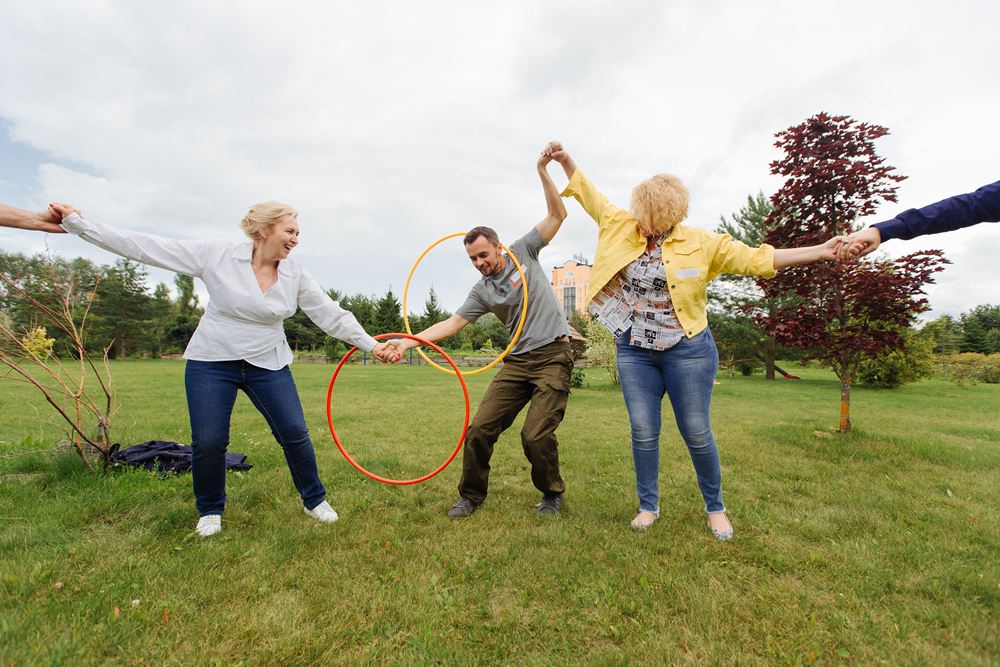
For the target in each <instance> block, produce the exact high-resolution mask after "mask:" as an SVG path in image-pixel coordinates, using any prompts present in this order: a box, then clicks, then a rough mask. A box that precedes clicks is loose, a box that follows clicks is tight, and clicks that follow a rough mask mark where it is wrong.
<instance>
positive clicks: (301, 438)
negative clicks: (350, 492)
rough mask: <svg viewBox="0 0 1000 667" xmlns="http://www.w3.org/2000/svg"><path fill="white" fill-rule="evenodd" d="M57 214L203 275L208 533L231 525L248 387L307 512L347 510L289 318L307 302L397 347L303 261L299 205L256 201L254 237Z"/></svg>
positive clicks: (364, 344)
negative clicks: (234, 422) (304, 396)
mask: <svg viewBox="0 0 1000 667" xmlns="http://www.w3.org/2000/svg"><path fill="white" fill-rule="evenodd" d="M49 210H50V212H51V213H52V215H53V217H55V218H56V219H58V220H61V221H62V226H63V228H64V229H65V230H66V231H67V232H69V233H70V234H75V235H76V236H79V237H80V238H82V239H84V240H85V241H89V242H90V243H93V244H94V245H96V246H99V247H101V248H104V249H105V250H108V251H110V252H113V253H115V254H117V255H121V256H122V257H127V258H128V259H131V260H135V261H137V262H142V263H144V264H149V265H151V266H157V267H160V268H163V269H168V270H170V271H176V272H177V273H183V274H185V275H189V276H194V277H196V278H201V279H202V281H203V282H204V283H205V287H206V288H207V289H208V294H209V302H208V305H207V306H206V307H205V314H204V315H203V316H202V318H201V321H200V322H199V323H198V328H197V329H196V330H195V332H194V335H193V336H192V337H191V341H190V343H189V344H188V346H187V349H186V350H185V351H184V358H185V359H187V367H186V369H185V375H184V385H185V389H186V391H187V401H188V412H189V414H190V418H191V448H192V461H191V472H192V480H193V483H194V495H195V505H196V506H197V509H198V514H199V517H200V518H199V520H198V525H197V527H196V531H197V533H198V534H199V535H201V536H202V537H207V536H209V535H214V534H215V533H218V532H219V531H220V530H221V527H222V522H221V521H222V512H223V509H224V508H225V503H226V469H225V454H226V447H227V446H228V444H229V422H230V416H231V414H232V410H233V404H234V403H235V401H236V392H237V390H242V391H243V392H244V393H245V394H246V395H247V396H248V397H249V398H250V401H251V402H252V403H253V405H254V407H256V408H257V410H259V411H260V413H261V414H262V415H263V416H264V418H265V419H266V420H267V423H268V426H270V427H271V432H272V433H273V434H274V437H275V439H276V440H277V441H278V443H279V444H280V445H281V447H282V449H283V450H284V453H285V460H286V461H287V462H288V469H289V471H290V472H291V474H292V481H293V482H294V484H295V488H296V489H297V490H298V492H299V495H300V496H301V497H302V503H303V506H304V509H305V512H306V514H308V515H310V516H312V517H314V518H315V519H317V520H319V521H323V522H327V523H332V522H334V521H336V520H337V513H336V512H335V511H334V510H333V508H332V507H330V504H329V503H328V502H327V501H326V490H325V489H324V488H323V484H322V482H320V479H319V471H318V469H317V467H316V456H315V453H314V451H313V445H312V441H311V440H310V439H309V431H308V429H307V428H306V422H305V417H304V415H303V413H302V405H301V403H300V402H299V396H298V391H297V390H296V388H295V382H294V380H293V379H292V374H291V372H290V371H289V364H290V363H291V362H292V351H291V349H290V348H289V347H288V342H287V341H286V340H285V332H284V327H283V326H282V321H283V320H284V319H285V318H288V317H291V316H292V315H293V314H294V313H295V310H296V309H297V308H301V309H302V310H303V311H304V312H305V313H306V315H308V316H309V318H310V319H311V320H312V321H313V322H315V323H316V325H317V326H319V327H320V328H321V329H323V330H324V331H326V332H327V333H328V334H330V335H331V336H333V337H335V338H339V339H341V340H343V341H345V342H347V343H349V344H351V345H357V346H358V347H360V348H362V349H363V350H367V351H370V352H372V353H374V354H375V356H376V357H377V358H379V359H381V360H382V361H387V362H392V361H397V360H398V358H399V355H398V353H397V352H396V350H395V348H394V347H393V346H391V345H387V344H385V343H378V342H376V341H375V339H374V338H372V337H371V336H369V335H368V334H367V333H365V330H364V329H363V328H362V327H361V325H360V324H358V321H357V320H356V319H355V318H354V315H352V314H351V313H350V312H348V311H346V310H344V309H343V308H341V307H340V306H339V305H338V304H337V303H336V302H335V301H333V300H331V299H330V297H329V296H328V295H327V294H326V293H325V292H324V291H323V290H322V289H321V288H320V286H319V284H318V283H317V282H316V281H315V280H313V278H312V277H311V276H310V275H309V274H308V273H306V272H305V271H304V270H303V268H302V267H301V265H299V264H298V263H297V262H296V261H295V260H292V259H289V258H288V255H289V253H291V252H292V250H293V249H294V248H295V246H296V245H298V242H299V224H298V220H297V218H298V213H297V212H296V211H295V209H293V208H292V207H290V206H288V205H287V204H282V203H280V202H274V201H267V202H262V203H260V204H255V205H253V206H251V207H250V211H249V212H248V213H247V215H246V217H244V218H243V221H242V222H241V223H240V226H241V227H242V228H243V231H244V232H245V233H246V235H247V236H248V237H250V240H249V241H245V242H242V243H240V242H237V243H229V242H222V241H196V240H186V241H180V240H175V239H169V238H164V237H161V236H153V235H151V234H142V233H139V232H132V231H127V230H124V229H117V228H115V227H110V226H108V225H103V224H100V223H96V222H92V221H90V220H86V219H85V218H83V216H81V215H80V212H79V211H77V210H76V209H75V208H73V207H72V206H70V205H68V204H52V205H51V206H50V208H49Z"/></svg>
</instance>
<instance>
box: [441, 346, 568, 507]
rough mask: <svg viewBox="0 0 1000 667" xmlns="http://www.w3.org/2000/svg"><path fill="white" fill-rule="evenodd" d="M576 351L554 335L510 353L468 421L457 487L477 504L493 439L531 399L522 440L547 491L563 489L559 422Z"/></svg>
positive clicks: (534, 473) (534, 478)
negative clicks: (547, 340)
mask: <svg viewBox="0 0 1000 667" xmlns="http://www.w3.org/2000/svg"><path fill="white" fill-rule="evenodd" d="M572 372H573V353H572V352H571V351H570V346H569V343H567V342H563V341H556V342H553V343H549V344H548V345H544V346H542V347H540V348H537V349H534V350H531V351H530V352H525V353H524V354H517V355H514V354H511V355H508V356H507V359H506V360H505V362H504V365H503V368H501V369H500V372H499V373H497V375H496V377H494V378H493V382H491V383H490V386H489V388H487V390H486V394H485V396H483V400H482V402H481V403H480V404H479V409H478V410H477V411H476V416H475V417H474V418H473V420H472V425H471V426H469V432H468V434H467V435H466V437H465V447H464V449H463V451H462V480H461V482H459V485H458V492H459V493H460V494H461V495H462V497H464V498H467V499H469V500H471V501H472V502H474V503H476V504H477V505H478V504H479V503H481V502H483V500H485V499H486V491H487V487H488V486H489V479H490V458H491V457H492V456H493V445H494V444H495V443H496V441H497V439H498V438H499V437H500V434H501V433H503V432H504V431H505V430H507V429H508V428H509V427H510V425H511V424H513V423H514V419H515V418H516V417H517V415H518V413H519V412H521V409H522V408H523V407H524V406H525V405H527V404H528V403H529V402H530V403H531V407H529V408H528V414H527V416H526V417H525V420H524V428H522V429H521V446H522V447H523V448H524V455H525V457H527V459H528V461H529V462H530V463H531V481H532V483H533V484H534V485H535V488H537V489H538V490H539V491H541V492H542V493H543V494H545V495H553V494H557V493H562V492H563V491H564V490H565V485H564V484H563V480H562V477H561V476H560V475H559V451H558V446H559V443H558V441H557V440H556V428H557V427H558V426H559V424H560V422H562V419H563V415H564V414H565V412H566V401H567V399H568V398H569V386H570V377H571V375H572Z"/></svg>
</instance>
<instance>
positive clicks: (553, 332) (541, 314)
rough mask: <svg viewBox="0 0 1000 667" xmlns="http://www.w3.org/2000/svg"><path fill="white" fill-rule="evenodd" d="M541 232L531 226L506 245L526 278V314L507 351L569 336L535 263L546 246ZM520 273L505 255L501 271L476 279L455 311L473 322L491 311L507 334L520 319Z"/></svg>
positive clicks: (527, 349) (523, 349)
mask: <svg viewBox="0 0 1000 667" xmlns="http://www.w3.org/2000/svg"><path fill="white" fill-rule="evenodd" d="M546 245H547V244H546V242H545V241H544V240H542V235H541V234H539V233H538V230H537V229H535V228H534V227H532V228H531V231H530V232H528V233H527V234H525V235H524V236H522V237H521V238H519V239H518V240H516V241H514V242H513V243H512V244H510V250H511V252H513V253H514V255H515V256H516V257H517V261H519V262H520V263H521V268H522V269H524V275H525V276H526V277H527V279H528V315H527V317H525V319H524V329H522V330H521V337H520V338H519V339H518V341H517V345H515V346H514V349H513V350H511V354H523V353H525V352H530V351H532V350H534V349H537V348H539V347H542V346H543V345H548V344H549V343H551V342H552V341H554V340H556V339H557V338H560V337H562V336H568V335H569V327H568V326H567V324H566V318H565V317H564V316H563V312H562V308H560V307H559V302H558V301H556V296H555V294H553V293H552V287H551V285H550V284H549V279H548V278H547V277H546V275H545V271H544V270H543V269H542V265H541V264H539V263H538V253H539V251H541V249H542V248H544V247H545V246H546ZM523 293H524V290H522V289H521V274H519V273H518V272H517V267H516V266H514V262H513V261H511V259H510V257H507V258H506V266H504V269H503V271H501V272H500V273H499V274H498V275H495V276H488V277H487V276H483V277H482V279H481V280H480V281H479V282H477V283H476V284H475V285H474V286H473V287H472V290H471V291H470V292H469V296H468V297H467V298H466V299H465V303H463V304H462V306H461V307H460V308H459V309H458V311H457V312H456V314H457V315H459V316H461V317H462V318H463V319H466V320H468V321H469V322H475V321H476V320H478V319H479V318H480V317H482V316H483V315H485V314H486V313H493V314H494V315H496V316H497V317H498V318H499V319H500V321H501V322H503V323H504V325H505V326H506V327H507V330H508V331H510V333H511V335H512V336H513V335H514V331H515V330H516V329H517V323H518V322H519V321H520V320H521V296H522V294H523Z"/></svg>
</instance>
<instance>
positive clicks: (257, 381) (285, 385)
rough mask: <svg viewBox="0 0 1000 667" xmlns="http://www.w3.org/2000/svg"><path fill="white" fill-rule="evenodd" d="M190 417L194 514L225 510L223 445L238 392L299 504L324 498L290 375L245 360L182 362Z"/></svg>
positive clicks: (284, 370) (316, 502) (309, 505)
mask: <svg viewBox="0 0 1000 667" xmlns="http://www.w3.org/2000/svg"><path fill="white" fill-rule="evenodd" d="M184 387H185V389H186V390H187V401H188V412H189V414H190V416H191V449H192V452H191V476H192V480H193V482H194V498H195V506H196V507H197V508H198V514H199V515H200V516H207V515H209V514H222V510H223V509H224V508H225V506H226V447H228V446H229V420H230V417H231V416H232V414H233V405H234V404H235V403H236V391H237V390H238V389H242V390H243V392H244V393H245V394H246V395H247V396H248V397H249V398H250V402H251V403H253V405H254V407H255V408H257V410H258V411H260V413H261V414H262V415H264V419H266V420H267V424H268V426H270V427H271V433H272V434H274V438H275V440H277V441H278V444H280V445H281V447H282V449H284V451H285V461H287V462H288V469H289V470H290V471H291V473H292V481H293V482H294V483H295V488H296V489H297V490H298V492H299V495H300V496H302V503H303V504H304V505H305V506H306V508H308V509H313V508H314V507H316V506H317V505H319V504H320V503H321V502H323V499H324V498H325V497H326V489H324V488H323V484H322V483H321V482H320V481H319V470H318V469H317V468H316V454H315V452H314V451H313V445H312V441H311V440H310V439H309V429H307V428H306V419H305V415H303V414H302V404H301V403H300V402H299V393H298V390H297V389H296V388H295V381H294V380H293V379H292V372H291V371H290V370H288V366H285V367H284V368H282V369H281V370H277V371H269V370H267V369H264V368H259V367H258V366H254V365H253V364H248V363H247V362H245V361H194V360H188V362H187V367H186V368H185V370H184Z"/></svg>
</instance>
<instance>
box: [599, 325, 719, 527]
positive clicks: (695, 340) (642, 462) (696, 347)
mask: <svg viewBox="0 0 1000 667" xmlns="http://www.w3.org/2000/svg"><path fill="white" fill-rule="evenodd" d="M631 335H632V332H631V330H629V331H626V332H625V333H623V334H622V335H621V336H620V337H619V338H618V340H617V341H616V344H617V348H618V350H617V351H618V374H619V376H620V377H621V383H622V393H623V394H624V396H625V406H626V408H628V417H629V421H630V423H631V425H632V459H633V461H634V462H635V482H636V491H637V493H638V495H639V509H640V510H647V511H650V512H658V511H659V509H660V508H659V500H660V489H659V473H660V412H661V405H662V403H663V394H664V392H666V394H667V395H668V396H669V397H670V404H671V405H672V406H673V408H674V417H675V418H676V419H677V426H678V427H679V428H680V431H681V436H682V437H683V438H684V442H685V444H687V448H688V452H689V453H690V454H691V462H692V463H694V470H695V473H696V474H697V476H698V487H699V488H700V489H701V495H702V496H703V497H704V498H705V509H706V510H707V511H709V512H723V511H725V509H726V508H725V506H724V505H723V504H722V471H721V470H720V468H719V450H718V448H717V447H716V446H715V438H714V437H713V436H712V426H711V422H710V421H709V406H710V404H711V401H712V387H713V385H714V383H715V372H716V371H717V370H718V368H719V352H718V350H716V348H715V340H714V339H713V338H712V332H710V331H709V330H708V329H705V330H704V331H702V332H701V333H699V334H697V335H695V336H694V337H692V338H684V339H682V340H681V342H679V343H677V345H675V346H673V347H671V348H669V349H666V350H664V351H662V352H656V351H655V350H647V349H645V348H641V347H633V346H632V345H629V342H628V341H629V338H630V337H631Z"/></svg>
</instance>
